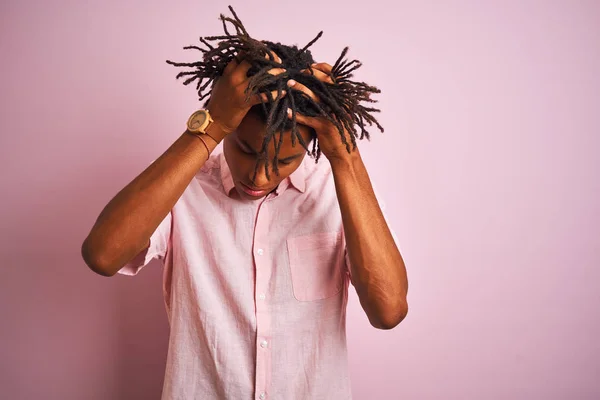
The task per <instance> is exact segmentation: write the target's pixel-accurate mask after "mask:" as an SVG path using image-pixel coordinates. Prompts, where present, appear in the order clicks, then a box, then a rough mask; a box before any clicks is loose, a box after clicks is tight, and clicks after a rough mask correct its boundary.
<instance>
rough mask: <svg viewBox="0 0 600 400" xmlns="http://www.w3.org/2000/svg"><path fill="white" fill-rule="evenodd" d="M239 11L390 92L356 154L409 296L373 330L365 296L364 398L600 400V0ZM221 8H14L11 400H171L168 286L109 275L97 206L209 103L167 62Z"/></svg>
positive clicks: (6, 53) (264, 30) (2, 338)
mask: <svg viewBox="0 0 600 400" xmlns="http://www.w3.org/2000/svg"><path fill="white" fill-rule="evenodd" d="M351 3H354V5H349V3H348V2H343V1H338V2H324V1H315V0H303V1H300V2H287V1H252V2H242V1H241V0H239V1H237V2H234V3H233V5H234V7H236V10H237V11H238V13H239V15H240V16H241V18H242V19H243V21H244V22H245V24H246V27H247V28H248V30H249V31H250V33H251V34H252V35H254V36H255V37H257V38H262V39H274V40H279V41H282V42H285V43H298V44H300V45H304V44H305V43H307V42H308V41H309V40H310V39H312V38H313V37H314V35H316V33H317V32H318V31H319V30H320V29H324V30H325V36H324V37H323V38H322V40H321V41H319V42H318V43H317V44H316V45H315V47H314V54H315V56H316V57H317V58H318V59H319V60H325V61H329V62H333V61H335V59H336V58H337V56H338V54H339V52H340V51H341V49H342V48H343V47H344V46H345V45H350V46H351V51H350V56H351V57H356V58H358V59H360V60H362V61H363V62H364V63H365V65H364V67H363V68H362V69H361V70H359V73H358V76H357V77H358V78H359V79H360V80H365V81H367V82H369V83H372V84H374V85H377V86H379V87H380V88H381V89H382V90H383V94H382V95H381V96H380V97H379V98H380V100H381V102H380V105H381V108H382V109H383V114H382V115H381V117H380V121H381V122H382V123H383V125H384V126H385V127H386V133H385V134H383V135H382V134H378V133H374V138H373V140H372V142H371V143H366V142H365V143H364V144H363V146H362V151H363V154H364V158H365V162H366V163H367V167H368V168H369V171H370V172H371V176H372V178H373V181H374V182H375V184H376V185H377V187H378V189H379V191H380V193H381V196H382V198H383V199H384V201H385V202H386V203H387V213H388V215H389V217H390V220H391V225H392V226H393V228H394V230H395V231H396V233H397V235H398V237H399V239H400V243H401V250H402V252H403V254H404V257H405V260H406V264H407V266H408V272H409V278H410V293H409V304H410V312H409V316H408V317H407V319H406V320H405V321H404V322H403V323H402V324H401V325H400V326H399V327H397V328H396V329H394V330H392V331H378V330H375V329H374V328H371V327H370V325H369V324H368V321H367V319H366V317H365V316H364V315H363V312H362V310H361V309H360V307H359V305H358V302H357V298H356V294H355V293H354V292H352V298H351V303H350V305H349V311H348V313H349V316H348V336H349V348H350V364H351V374H352V379H353V391H354V397H355V399H358V400H370V399H419V400H420V399H477V400H479V399H511V400H512V399H527V400H529V399H536V400H537V399H544V400H549V399H598V398H600V383H599V382H598V377H599V376H600V341H599V340H598V339H599V338H600V312H599V311H598V308H597V307H598V305H599V304H600V265H599V264H600V228H599V227H600V174H599V171H600V157H599V152H600V77H599V74H600V2H597V1H568V0H563V1H504V2H502V1H495V2H492V1H466V0H465V1H449V0H448V1H412V2H411V1H394V2H392V1H383V0H370V1H368V2H358V1H356V2H351ZM226 6H227V3H224V2H223V3H222V2H210V3H209V2H204V1H191V0H189V1H177V2H168V1H147V0H146V1H141V0H138V1H106V0H104V1H100V0H97V1H66V0H64V1H57V0H55V1H35V2H34V1H23V2H18V1H15V0H13V1H6V0H5V1H2V2H1V5H0V57H1V64H0V66H1V68H2V70H1V72H2V73H1V75H0V96H1V107H0V132H1V136H0V152H1V158H0V159H1V162H2V168H1V169H0V185H1V186H0V187H1V189H0V190H1V191H2V192H1V193H2V195H1V199H2V200H1V201H2V203H1V204H2V207H1V208H0V213H1V214H0V216H1V220H0V222H1V225H0V226H1V228H0V229H1V230H0V232H1V235H2V236H1V240H0V256H1V260H2V266H3V267H2V275H1V278H0V279H1V280H0V321H1V324H2V326H1V329H0V388H1V395H0V396H1V397H2V398H4V399H11V400H12V399H45V400H49V399H77V400H79V399H86V400H95V399H158V398H159V397H160V391H161V387H162V378H163V372H164V362H165V356H166V345H167V338H168V336H167V335H168V326H167V321H166V315H165V312H164V308H163V304H162V297H161V288H160V285H161V282H160V278H161V276H160V268H159V265H158V264H153V265H152V266H150V267H148V268H147V269H146V270H145V271H144V273H142V274H141V275H139V276H137V277H136V278H134V279H131V278H125V277H116V278H111V279H106V278H103V277H100V276H98V275H94V274H93V273H92V272H91V271H90V270H88V269H87V267H86V266H85V265H84V263H83V261H82V260H81V258H80V255H79V248H80V245H81V242H82V240H83V239H84V237H85V236H86V235H87V233H88V231H89V229H90V228H91V225H92V224H93V222H94V220H95V218H96V217H97V215H98V213H99V212H100V210H101V209H102V207H103V206H104V205H105V204H106V203H107V202H108V201H109V200H110V199H111V198H112V196H113V195H114V194H116V192H117V191H118V190H119V189H121V188H122V187H123V186H124V185H125V184H127V183H128V182H129V181H130V180H131V179H133V177H135V176H136V175H137V174H138V173H139V172H141V171H142V170H143V169H144V168H145V167H146V166H147V165H148V164H149V163H150V162H151V161H152V160H153V159H155V158H156V157H158V155H160V154H161V153H162V152H163V151H164V150H166V148H167V147H168V146H169V145H170V144H171V143H172V142H173V141H174V140H175V139H176V138H177V137H178V136H179V135H180V134H181V132H182V129H183V124H184V122H185V119H186V118H187V116H188V115H189V114H190V113H191V112H192V111H193V110H194V109H195V108H196V107H198V102H197V101H196V95H195V93H194V90H193V89H192V88H191V87H184V86H183V85H182V84H181V82H178V81H175V78H174V76H175V74H176V72H177V70H176V69H175V68H174V67H171V66H169V65H167V64H166V63H165V59H173V60H177V61H179V60H192V59H193V58H195V57H196V54H195V53H192V52H191V51H183V50H182V49H181V48H182V47H183V46H184V45H188V44H197V38H198V36H199V35H201V34H204V35H214V34H220V32H221V27H220V22H219V21H218V19H217V17H218V15H219V13H220V12H225V11H226V10H227V9H226Z"/></svg>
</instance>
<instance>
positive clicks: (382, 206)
mask: <svg viewBox="0 0 600 400" xmlns="http://www.w3.org/2000/svg"><path fill="white" fill-rule="evenodd" d="M371 186H372V187H373V192H374V193H375V198H376V199H377V202H378V203H379V208H381V213H382V214H383V218H384V219H385V222H386V224H387V226H388V228H389V229H390V232H391V234H392V237H393V238H394V243H396V246H398V237H397V236H396V233H395V232H394V229H393V228H392V226H391V224H390V221H389V219H388V217H387V215H386V213H385V201H383V199H382V198H381V196H379V192H378V191H377V189H376V188H375V185H374V184H373V183H371ZM343 231H344V230H343V229H342V232H343ZM342 237H343V243H344V259H345V260H346V273H347V274H348V277H349V278H350V281H352V268H350V265H351V264H350V257H349V255H348V247H347V245H346V236H345V234H343V235H342ZM399 247H400V246H398V248H399Z"/></svg>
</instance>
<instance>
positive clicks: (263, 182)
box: [248, 162, 273, 188]
mask: <svg viewBox="0 0 600 400" xmlns="http://www.w3.org/2000/svg"><path fill="white" fill-rule="evenodd" d="M272 173H273V172H272V171H269V175H271V174H272ZM248 179H249V181H250V183H251V184H252V185H253V186H254V187H257V188H265V187H268V186H269V183H270V179H267V174H266V172H265V164H264V163H262V162H261V163H260V164H259V165H258V170H257V171H256V176H254V166H252V168H251V169H250V176H249V177H248Z"/></svg>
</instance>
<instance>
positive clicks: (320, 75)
mask: <svg viewBox="0 0 600 400" xmlns="http://www.w3.org/2000/svg"><path fill="white" fill-rule="evenodd" d="M331 70H332V66H331V65H329V64H327V63H319V64H313V65H312V66H311V68H310V69H309V70H303V71H302V72H303V73H305V74H307V75H311V74H312V75H313V76H315V77H316V78H317V79H319V80H320V81H321V82H325V83H328V84H335V82H334V80H333V77H332V74H331ZM288 86H289V87H290V88H292V89H293V90H299V91H301V92H304V94H306V95H307V96H308V97H310V98H311V99H312V100H313V101H315V102H316V103H320V102H321V100H320V99H319V97H318V96H317V95H316V94H315V93H314V92H313V91H312V90H310V89H309V88H307V87H306V86H304V85H303V84H301V83H300V82H296V81H294V80H289V81H288ZM288 118H290V119H291V118H293V115H292V110H291V109H288ZM296 121H297V122H298V123H299V124H303V125H307V126H310V127H311V128H313V129H314V130H315V131H316V133H317V138H318V139H319V147H320V149H321V152H322V153H323V154H324V155H325V157H327V159H328V160H330V161H333V160H337V159H341V160H346V159H348V158H351V157H352V156H353V154H352V153H348V150H347V148H346V145H345V144H344V143H343V142H342V139H341V137H340V133H339V131H338V128H337V127H336V126H335V124H333V123H332V122H331V121H329V120H328V119H327V118H325V117H323V116H318V117H308V116H306V115H303V114H299V113H296ZM344 135H345V136H346V141H347V142H348V143H351V139H350V134H349V133H348V132H347V131H346V130H345V129H344Z"/></svg>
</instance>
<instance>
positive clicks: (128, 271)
mask: <svg viewBox="0 0 600 400" xmlns="http://www.w3.org/2000/svg"><path fill="white" fill-rule="evenodd" d="M172 220H173V216H172V214H171V212H170V211H169V214H167V216H166V217H165V219H163V220H162V222H161V223H160V225H158V228H156V230H155V231H154V233H153V234H152V236H151V237H150V245H149V246H148V247H147V248H146V249H144V250H142V251H141V252H140V253H139V254H138V255H136V256H135V257H134V258H133V259H132V260H131V261H129V262H128V263H127V264H125V265H124V266H123V268H121V269H120V270H119V271H118V273H119V274H122V275H129V276H133V275H136V274H137V273H138V272H140V270H141V269H142V268H144V267H145V266H146V265H148V263H150V261H152V260H153V259H158V260H161V261H163V262H164V259H165V258H166V256H167V251H168V249H169V248H170V241H171V222H172Z"/></svg>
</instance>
